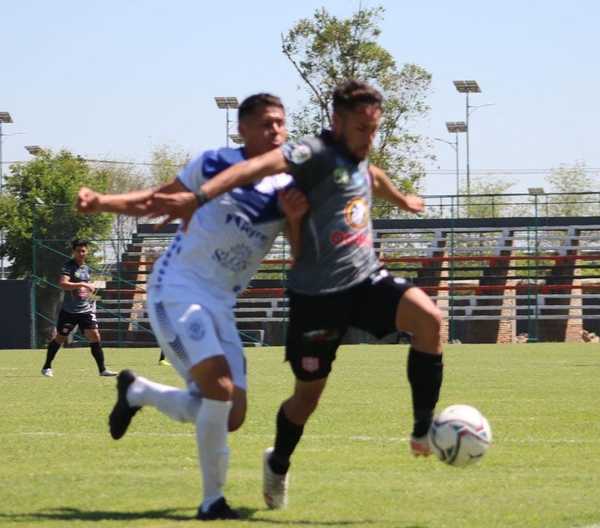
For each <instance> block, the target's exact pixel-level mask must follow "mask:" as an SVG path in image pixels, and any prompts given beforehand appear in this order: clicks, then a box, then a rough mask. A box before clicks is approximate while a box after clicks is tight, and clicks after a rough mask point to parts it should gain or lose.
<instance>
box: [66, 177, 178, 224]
mask: <svg viewBox="0 0 600 528" xmlns="http://www.w3.org/2000/svg"><path fill="white" fill-rule="evenodd" d="M184 190H186V188H185V186H184V185H183V184H182V183H181V182H180V181H179V180H173V181H172V182H170V183H167V184H165V185H162V186H161V187H159V188H158V189H157V188H151V189H142V190H140V191H130V192H127V193H121V194H102V193H99V192H96V191H94V190H92V189H89V188H87V187H82V188H81V189H79V192H78V193H77V203H76V206H77V210H78V211H79V212H80V213H86V214H94V213H116V214H124V215H129V216H144V215H147V214H149V213H150V211H149V209H148V201H149V200H150V199H151V198H152V196H153V195H154V193H155V192H162V193H166V194H169V193H174V192H180V191H184Z"/></svg>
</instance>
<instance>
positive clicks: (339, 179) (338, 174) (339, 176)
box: [333, 167, 350, 185]
mask: <svg viewBox="0 0 600 528" xmlns="http://www.w3.org/2000/svg"><path fill="white" fill-rule="evenodd" d="M333 181H334V182H335V183H337V184H338V185H346V184H347V183H348V182H349V181H350V174H348V171H347V170H346V169H345V168H344V167H338V168H337V169H335V170H334V171H333Z"/></svg>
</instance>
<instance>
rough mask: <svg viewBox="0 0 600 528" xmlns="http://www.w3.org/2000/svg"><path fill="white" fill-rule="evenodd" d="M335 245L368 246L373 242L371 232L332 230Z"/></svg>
mask: <svg viewBox="0 0 600 528" xmlns="http://www.w3.org/2000/svg"><path fill="white" fill-rule="evenodd" d="M329 240H330V242H331V243H332V244H333V245H334V246H351V245H352V246H360V247H368V246H370V245H372V244H373V239H372V238H371V235H370V233H364V232H358V233H348V232H346V231H332V233H331V236H330V237H329Z"/></svg>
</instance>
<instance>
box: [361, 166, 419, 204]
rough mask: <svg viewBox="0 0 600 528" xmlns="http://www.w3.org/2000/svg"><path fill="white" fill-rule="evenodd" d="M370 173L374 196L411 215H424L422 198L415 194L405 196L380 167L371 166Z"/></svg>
mask: <svg viewBox="0 0 600 528" xmlns="http://www.w3.org/2000/svg"><path fill="white" fill-rule="evenodd" d="M369 172H370V173H371V177H372V178H373V194H374V195H375V196H377V197H378V198H382V199H383V200H386V201H387V202H390V203H392V204H394V205H397V206H398V207H400V209H402V210H404V211H408V212H409V213H422V212H423V211H424V209H425V203H424V202H423V199H422V198H421V197H420V196H417V195H415V194H404V193H401V192H400V190H399V189H398V188H397V187H396V186H395V185H394V183H393V182H392V180H390V178H389V177H388V175H387V174H386V173H385V172H384V171H383V170H382V169H380V168H379V167H377V166H375V165H369Z"/></svg>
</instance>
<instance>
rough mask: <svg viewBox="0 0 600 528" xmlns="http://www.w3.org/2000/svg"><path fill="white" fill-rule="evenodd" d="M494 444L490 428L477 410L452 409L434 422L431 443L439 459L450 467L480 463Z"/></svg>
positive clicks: (447, 409)
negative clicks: (492, 443) (491, 444)
mask: <svg viewBox="0 0 600 528" xmlns="http://www.w3.org/2000/svg"><path fill="white" fill-rule="evenodd" d="M491 442H492V429H491V428H490V424H489V423H488V421H487V420H486V418H485V416H483V415H482V414H481V413H480V412H479V411H478V410H477V409H475V407H471V406H470V405H451V406H450V407H446V408H445V409H444V410H443V411H442V412H441V413H440V415H439V416H436V417H435V418H434V419H433V423H432V424H431V428H430V429H429V443H430V444H431V449H432V451H433V452H434V453H435V454H436V455H437V457H438V458H439V459H440V460H441V461H442V462H445V463H446V464H449V465H451V466H458V467H463V466H468V465H469V464H473V463H475V462H478V461H479V460H481V458H482V457H483V455H484V454H485V452H486V451H487V450H488V447H490V443H491Z"/></svg>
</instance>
